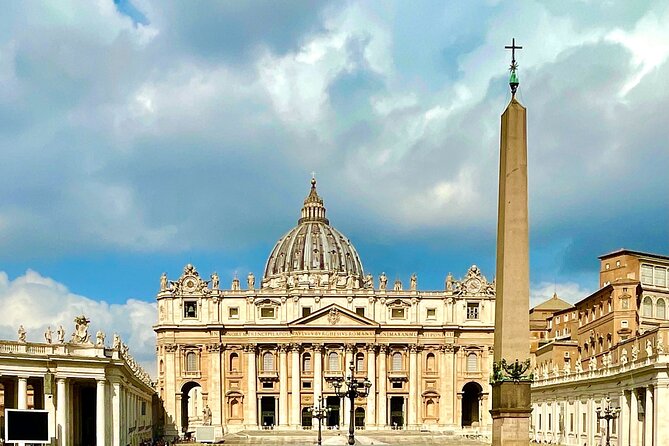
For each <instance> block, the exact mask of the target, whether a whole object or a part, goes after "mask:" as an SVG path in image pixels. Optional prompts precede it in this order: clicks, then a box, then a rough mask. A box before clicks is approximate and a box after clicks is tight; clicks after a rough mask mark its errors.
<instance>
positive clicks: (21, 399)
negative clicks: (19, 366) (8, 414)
mask: <svg viewBox="0 0 669 446" xmlns="http://www.w3.org/2000/svg"><path fill="white" fill-rule="evenodd" d="M27 408H28V377H27V376H19V387H18V394H17V409H27Z"/></svg>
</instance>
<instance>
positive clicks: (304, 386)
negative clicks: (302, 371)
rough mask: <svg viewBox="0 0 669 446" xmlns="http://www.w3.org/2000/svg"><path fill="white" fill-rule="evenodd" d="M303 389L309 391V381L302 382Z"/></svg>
mask: <svg viewBox="0 0 669 446" xmlns="http://www.w3.org/2000/svg"><path fill="white" fill-rule="evenodd" d="M302 388H303V389H311V381H302Z"/></svg>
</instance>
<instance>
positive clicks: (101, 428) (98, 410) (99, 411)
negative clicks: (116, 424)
mask: <svg viewBox="0 0 669 446" xmlns="http://www.w3.org/2000/svg"><path fill="white" fill-rule="evenodd" d="M96 384H97V386H96V392H95V438H96V444H97V446H104V445H105V444H106V443H105V441H106V440H105V437H106V436H105V419H106V417H105V380H104V378H103V379H98V380H97V383H96Z"/></svg>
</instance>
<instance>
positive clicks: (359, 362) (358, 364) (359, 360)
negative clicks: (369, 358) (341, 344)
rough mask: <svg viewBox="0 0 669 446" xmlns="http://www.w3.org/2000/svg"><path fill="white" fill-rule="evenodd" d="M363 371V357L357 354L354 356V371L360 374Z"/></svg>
mask: <svg viewBox="0 0 669 446" xmlns="http://www.w3.org/2000/svg"><path fill="white" fill-rule="evenodd" d="M363 370H365V355H364V354H362V353H358V354H357V355H355V371H356V372H362V371H363Z"/></svg>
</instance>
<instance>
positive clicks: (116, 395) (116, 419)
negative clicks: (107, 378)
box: [111, 382, 121, 446]
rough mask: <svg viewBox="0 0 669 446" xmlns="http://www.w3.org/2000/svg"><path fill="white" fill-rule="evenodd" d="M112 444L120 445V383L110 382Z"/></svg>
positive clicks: (113, 445) (114, 445)
mask: <svg viewBox="0 0 669 446" xmlns="http://www.w3.org/2000/svg"><path fill="white" fill-rule="evenodd" d="M111 390H112V396H111V397H112V414H111V416H112V433H111V439H112V446H121V437H120V435H121V383H118V382H115V383H112V388H111Z"/></svg>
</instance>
